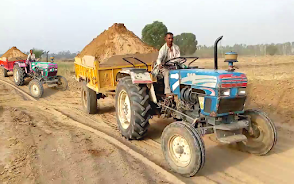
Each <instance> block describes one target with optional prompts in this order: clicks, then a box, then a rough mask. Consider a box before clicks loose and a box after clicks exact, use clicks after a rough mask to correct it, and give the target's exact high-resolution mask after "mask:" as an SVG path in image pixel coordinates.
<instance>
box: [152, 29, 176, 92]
mask: <svg viewBox="0 0 294 184" xmlns="http://www.w3.org/2000/svg"><path fill="white" fill-rule="evenodd" d="M164 39H165V42H166V43H165V44H164V45H163V46H162V47H161V48H160V50H159V54H158V58H157V60H156V65H155V67H154V69H153V71H152V73H153V74H154V75H155V76H157V75H158V74H159V73H161V74H162V75H163V78H164V94H165V95H166V96H167V97H171V96H172V93H171V90H170V86H169V70H168V68H166V67H165V66H164V63H165V62H166V61H168V60H170V59H173V58H176V57H180V54H181V53H180V48H179V47H178V46H177V45H175V44H174V43H173V33H171V32H168V33H166V34H165V38H164Z"/></svg>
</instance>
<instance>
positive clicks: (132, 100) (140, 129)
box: [115, 77, 151, 139]
mask: <svg viewBox="0 0 294 184" xmlns="http://www.w3.org/2000/svg"><path fill="white" fill-rule="evenodd" d="M147 90H148V88H147V86H146V85H145V84H139V85H137V84H133V83H132V79H131V78H130V77H124V78H122V79H121V80H120V81H119V83H118V85H117V88H116V96H115V110H116V120H117V124H118V127H119V129H120V132H121V134H122V135H123V136H124V137H125V138H127V139H141V138H143V137H144V136H145V134H146V133H147V129H148V127H149V119H150V117H151V115H150V109H151V105H150V104H149V95H148V92H147Z"/></svg>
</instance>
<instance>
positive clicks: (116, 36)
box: [77, 23, 158, 63]
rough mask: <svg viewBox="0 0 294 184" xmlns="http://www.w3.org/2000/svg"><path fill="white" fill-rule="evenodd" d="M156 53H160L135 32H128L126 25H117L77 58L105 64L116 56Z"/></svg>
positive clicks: (98, 37) (94, 41)
mask: <svg viewBox="0 0 294 184" xmlns="http://www.w3.org/2000/svg"><path fill="white" fill-rule="evenodd" d="M154 52H158V50H157V49H155V48H154V47H151V46H149V45H147V44H146V43H144V42H143V41H142V40H141V39H140V38H139V37H138V36H136V35H135V34H134V33H133V32H131V31H129V30H127V28H126V27H125V26H124V24H118V23H115V24H114V25H112V26H111V27H110V28H109V29H108V30H105V31H104V32H102V33H101V34H100V35H99V36H97V37H96V38H95V39H93V40H92V42H91V43H89V44H88V45H87V46H86V47H85V48H84V49H83V50H82V51H81V53H80V54H78V55H77V57H78V58H87V57H94V58H95V60H97V61H99V63H103V62H105V61H107V60H108V59H109V58H111V57H112V56H115V55H127V54H147V53H154Z"/></svg>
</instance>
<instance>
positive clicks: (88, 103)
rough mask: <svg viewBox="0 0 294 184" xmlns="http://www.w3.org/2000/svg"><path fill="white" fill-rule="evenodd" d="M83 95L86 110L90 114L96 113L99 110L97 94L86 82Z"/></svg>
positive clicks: (83, 86)
mask: <svg viewBox="0 0 294 184" xmlns="http://www.w3.org/2000/svg"><path fill="white" fill-rule="evenodd" d="M81 97H82V105H83V109H84V111H85V112H87V113H88V114H95V113H96V112H97V95H96V92H95V91H94V90H92V89H90V88H88V87H87V84H86V82H83V85H82V94H81Z"/></svg>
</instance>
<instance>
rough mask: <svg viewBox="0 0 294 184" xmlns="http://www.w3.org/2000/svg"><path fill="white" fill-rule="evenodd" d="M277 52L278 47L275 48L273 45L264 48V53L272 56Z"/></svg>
mask: <svg viewBox="0 0 294 184" xmlns="http://www.w3.org/2000/svg"><path fill="white" fill-rule="evenodd" d="M277 52H278V47H276V46H275V45H274V44H271V45H268V46H266V53H267V54H269V55H271V56H273V55H275V54H276V53H277Z"/></svg>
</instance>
